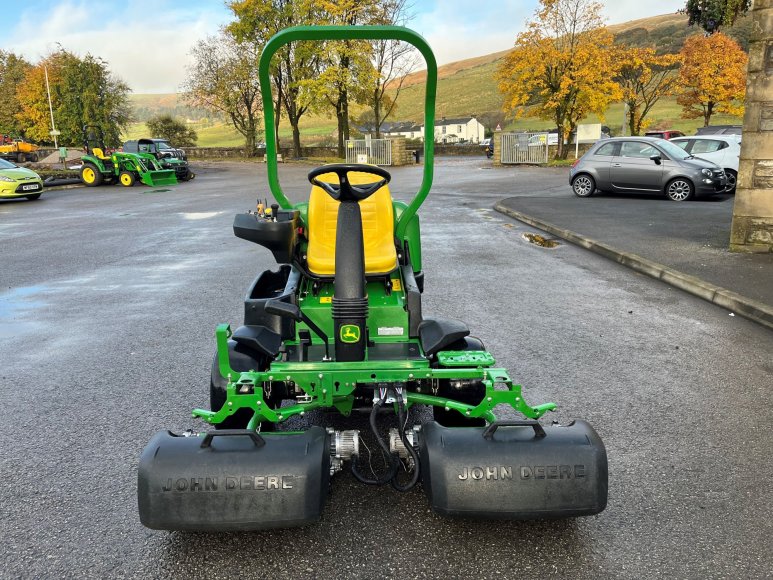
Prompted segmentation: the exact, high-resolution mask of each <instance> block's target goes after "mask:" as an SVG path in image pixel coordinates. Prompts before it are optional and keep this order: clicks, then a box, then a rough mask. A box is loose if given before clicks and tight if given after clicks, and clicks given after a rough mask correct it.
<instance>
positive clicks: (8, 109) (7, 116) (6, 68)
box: [0, 50, 32, 136]
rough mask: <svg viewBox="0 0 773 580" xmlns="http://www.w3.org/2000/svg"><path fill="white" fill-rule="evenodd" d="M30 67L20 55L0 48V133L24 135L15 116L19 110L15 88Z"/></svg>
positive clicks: (19, 105)
mask: <svg viewBox="0 0 773 580" xmlns="http://www.w3.org/2000/svg"><path fill="white" fill-rule="evenodd" d="M31 68H32V65H31V64H30V63H28V62H27V61H26V60H24V58H22V57H21V56H18V55H16V54H14V53H12V52H6V51H4V50H0V134H10V135H14V136H16V135H19V136H24V125H22V124H21V123H20V122H19V120H18V119H17V118H16V115H17V114H18V113H19V112H20V111H21V104H20V103H19V99H18V98H17V97H16V90H17V89H18V88H19V86H20V85H21V83H22V81H23V80H24V77H25V75H26V74H27V72H28V71H29V69H31Z"/></svg>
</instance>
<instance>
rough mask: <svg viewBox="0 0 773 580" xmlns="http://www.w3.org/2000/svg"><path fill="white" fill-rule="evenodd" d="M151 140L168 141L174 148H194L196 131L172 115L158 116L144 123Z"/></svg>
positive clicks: (196, 136) (196, 137)
mask: <svg viewBox="0 0 773 580" xmlns="http://www.w3.org/2000/svg"><path fill="white" fill-rule="evenodd" d="M145 126H146V127H147V128H148V131H149V132H150V136H151V137H152V138H160V139H168V140H169V142H170V143H172V145H173V146H175V147H195V146H196V140H197V139H198V138H199V136H198V135H197V134H196V131H195V130H193V129H192V128H190V127H188V126H187V125H186V124H185V123H183V122H182V121H178V120H177V119H175V118H174V117H172V115H158V116H157V117H153V118H152V119H148V120H147V121H146V122H145Z"/></svg>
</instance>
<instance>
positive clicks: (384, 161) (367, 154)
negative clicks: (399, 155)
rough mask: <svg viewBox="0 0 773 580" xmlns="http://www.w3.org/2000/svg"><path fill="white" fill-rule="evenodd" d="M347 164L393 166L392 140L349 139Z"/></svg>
mask: <svg viewBox="0 0 773 580" xmlns="http://www.w3.org/2000/svg"><path fill="white" fill-rule="evenodd" d="M346 162H347V163H370V164H371V165H392V141H391V139H348V140H347V141H346Z"/></svg>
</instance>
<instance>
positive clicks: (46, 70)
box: [43, 65, 59, 149]
mask: <svg viewBox="0 0 773 580" xmlns="http://www.w3.org/2000/svg"><path fill="white" fill-rule="evenodd" d="M43 70H44V71H45V73H46V93H48V111H49V112H50V113H51V132H52V133H53V134H54V148H55V149H59V144H58V143H57V142H56V132H55V131H56V127H55V126H54V108H53V107H52V106H51V89H50V88H49V86H48V67H47V66H45V65H44V66H43Z"/></svg>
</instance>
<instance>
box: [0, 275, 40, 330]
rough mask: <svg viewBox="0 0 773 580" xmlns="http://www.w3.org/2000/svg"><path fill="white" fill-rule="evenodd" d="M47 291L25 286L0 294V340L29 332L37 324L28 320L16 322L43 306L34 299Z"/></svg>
mask: <svg viewBox="0 0 773 580" xmlns="http://www.w3.org/2000/svg"><path fill="white" fill-rule="evenodd" d="M46 290H48V287H47V286H42V285H40V286H26V287H23V288H14V289H13V290H10V291H8V292H6V293H4V294H0V338H10V337H12V336H15V335H18V334H20V333H21V332H24V331H26V330H31V329H32V328H33V327H34V326H35V325H36V324H37V323H36V322H34V321H30V320H23V319H22V320H17V318H19V317H22V318H23V315H24V314H25V313H27V312H28V311H30V310H35V309H36V308H39V307H41V306H44V305H45V302H43V301H42V300H37V299H35V297H36V296H37V295H39V294H41V293H42V292H44V291H46Z"/></svg>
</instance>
